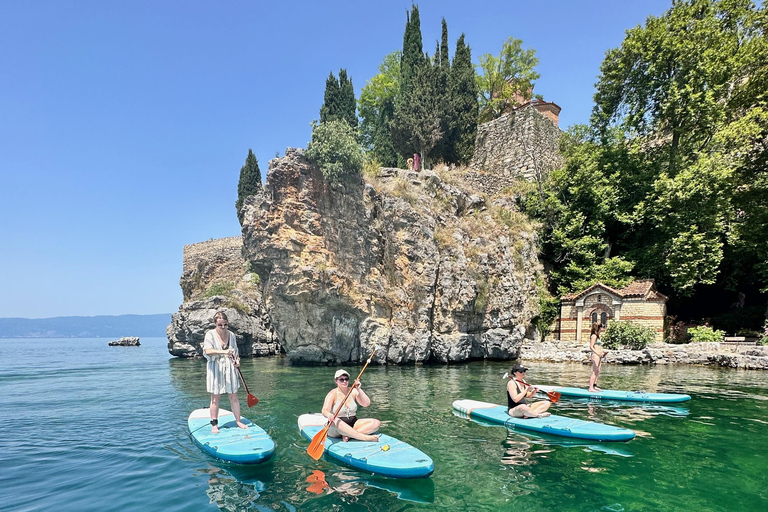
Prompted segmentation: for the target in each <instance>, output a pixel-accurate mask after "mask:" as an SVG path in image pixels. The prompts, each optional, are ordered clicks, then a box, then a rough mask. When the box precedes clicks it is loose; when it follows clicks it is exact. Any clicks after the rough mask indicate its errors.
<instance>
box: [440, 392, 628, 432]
mask: <svg viewBox="0 0 768 512" xmlns="http://www.w3.org/2000/svg"><path fill="white" fill-rule="evenodd" d="M453 408H454V409H456V410H457V411H459V412H461V413H464V414H466V415H467V417H469V418H481V419H484V420H486V421H490V422H493V423H497V424H499V425H504V426H505V427H507V428H508V429H514V430H530V431H533V432H542V433H545V434H551V435H555V436H563V437H573V438H577V439H591V440H593V441H629V440H630V439H632V438H634V437H635V433H634V432H633V431H632V430H629V429H626V428H621V427H614V426H612V425H606V424H604V423H596V422H594V421H586V420H579V419H575V418H567V417H565V416H557V415H555V414H552V415H550V416H547V417H546V418H525V419H523V418H513V417H512V416H510V415H509V414H508V413H507V410H508V409H507V407H506V406H504V405H498V404H491V403H488V402H479V401H477V400H456V401H455V402H453Z"/></svg>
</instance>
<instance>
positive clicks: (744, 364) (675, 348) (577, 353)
mask: <svg viewBox="0 0 768 512" xmlns="http://www.w3.org/2000/svg"><path fill="white" fill-rule="evenodd" d="M520 359H522V360H524V361H548V362H553V363H562V362H582V363H584V364H589V361H590V359H589V346H588V343H583V342H582V343H579V342H576V341H562V340H555V341H545V342H537V341H532V340H524V341H523V344H522V346H521V347H520ZM604 361H605V363H606V364H697V365H705V366H722V367H727V368H741V369H744V370H766V369H768V347H762V346H756V345H748V344H742V343H690V344H687V345H671V344H668V343H653V344H651V345H648V346H647V347H646V348H644V349H642V350H611V351H609V352H608V355H607V356H606V357H605V359H604Z"/></svg>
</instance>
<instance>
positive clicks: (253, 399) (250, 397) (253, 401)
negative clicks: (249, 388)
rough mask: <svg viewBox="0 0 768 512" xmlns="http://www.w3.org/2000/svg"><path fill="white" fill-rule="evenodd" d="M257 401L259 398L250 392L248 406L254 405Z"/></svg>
mask: <svg viewBox="0 0 768 512" xmlns="http://www.w3.org/2000/svg"><path fill="white" fill-rule="evenodd" d="M257 403H259V399H258V398H256V396H255V395H252V394H250V393H248V407H253V406H254V405H256V404H257Z"/></svg>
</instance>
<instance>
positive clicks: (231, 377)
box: [203, 311, 248, 434]
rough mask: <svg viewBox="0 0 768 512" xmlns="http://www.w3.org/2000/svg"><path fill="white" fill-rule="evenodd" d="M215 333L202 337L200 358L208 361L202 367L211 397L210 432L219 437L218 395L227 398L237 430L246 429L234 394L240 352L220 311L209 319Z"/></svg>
mask: <svg viewBox="0 0 768 512" xmlns="http://www.w3.org/2000/svg"><path fill="white" fill-rule="evenodd" d="M213 323H214V324H215V325H216V328H215V329H211V330H210V331H208V332H206V333H205V341H203V355H204V356H205V359H207V360H208V365H207V367H206V376H205V384H206V390H207V391H208V392H209V393H210V394H211V425H213V428H211V432H213V433H214V434H218V433H219V401H220V399H221V395H222V393H227V395H229V403H230V406H231V407H232V414H234V415H235V421H236V422H237V426H238V427H240V428H248V426H247V425H246V424H245V423H243V422H242V421H240V399H239V398H238V397H237V390H238V389H240V383H239V382H238V380H237V369H236V368H237V367H238V366H240V352H239V351H238V350H237V343H236V341H235V335H234V333H232V332H230V331H229V330H228V329H227V327H229V319H228V318H227V315H225V314H224V312H223V311H219V312H217V313H216V314H215V315H213Z"/></svg>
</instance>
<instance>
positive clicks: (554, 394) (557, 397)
mask: <svg viewBox="0 0 768 512" xmlns="http://www.w3.org/2000/svg"><path fill="white" fill-rule="evenodd" d="M547 396H548V397H549V399H550V400H551V401H552V403H553V404H556V403H557V401H558V400H560V396H561V394H560V393H558V392H557V391H548V392H547Z"/></svg>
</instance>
